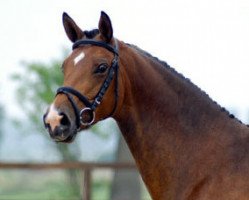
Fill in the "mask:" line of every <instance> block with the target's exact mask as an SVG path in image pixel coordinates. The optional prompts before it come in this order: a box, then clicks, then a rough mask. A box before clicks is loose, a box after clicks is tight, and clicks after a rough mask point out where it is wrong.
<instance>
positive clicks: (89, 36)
mask: <svg viewBox="0 0 249 200" xmlns="http://www.w3.org/2000/svg"><path fill="white" fill-rule="evenodd" d="M98 34H99V29H93V30H90V31H84V35H85V36H86V38H87V39H93V38H95V37H96V36H97V35H98Z"/></svg>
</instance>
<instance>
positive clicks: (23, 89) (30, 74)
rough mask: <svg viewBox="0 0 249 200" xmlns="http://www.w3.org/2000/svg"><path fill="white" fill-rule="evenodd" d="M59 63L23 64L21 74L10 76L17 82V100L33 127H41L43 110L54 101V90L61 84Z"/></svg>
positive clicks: (61, 77) (56, 61)
mask: <svg viewBox="0 0 249 200" xmlns="http://www.w3.org/2000/svg"><path fill="white" fill-rule="evenodd" d="M60 66H61V61H59V60H55V61H53V62H51V63H50V64H44V63H23V72H22V73H18V74H17V73H16V74H14V75H12V79H13V80H15V81H17V82H18V87H17V91H16V92H17V100H18V103H19V105H20V106H21V107H22V108H23V110H24V112H25V114H27V116H28V118H29V120H31V121H32V122H33V123H34V124H35V125H41V116H42V114H43V112H44V111H45V108H46V107H47V106H48V105H49V103H51V102H52V100H53V99H54V94H55V91H56V89H57V88H58V87H59V86H60V85H61V84H62V81H63V76H62V72H61V70H60Z"/></svg>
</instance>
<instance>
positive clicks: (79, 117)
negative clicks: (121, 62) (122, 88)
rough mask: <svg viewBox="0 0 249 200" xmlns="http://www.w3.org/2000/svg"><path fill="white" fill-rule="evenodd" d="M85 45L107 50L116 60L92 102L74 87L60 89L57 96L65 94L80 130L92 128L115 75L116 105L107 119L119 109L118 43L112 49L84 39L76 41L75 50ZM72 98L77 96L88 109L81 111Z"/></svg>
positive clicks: (100, 43) (104, 44)
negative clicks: (98, 109)
mask: <svg viewBox="0 0 249 200" xmlns="http://www.w3.org/2000/svg"><path fill="white" fill-rule="evenodd" d="M84 45H94V46H98V47H102V48H105V49H106V50H108V51H110V52H112V53H113V54H114V58H113V60H112V63H111V66H110V67H109V71H108V74H107V76H106V79H105V80H104V82H103V84H102V86H101V87H100V90H99V91H98V93H97V95H96V96H95V98H94V100H93V101H92V102H91V101H89V99H88V98H87V97H85V96H84V95H82V94H81V93H80V92H79V91H77V90H75V89H73V88H72V87H60V88H58V90H57V93H56V95H58V94H65V95H66V96H67V98H68V100H69V102H70V103H71V105H72V107H73V110H74V113H75V116H76V126H77V128H78V129H79V128H80V125H83V126H90V125H91V124H92V123H93V122H94V120H95V109H96V108H97V107H98V106H99V105H100V103H101V101H102V99H103V97H104V95H105V93H106V91H107V89H108V87H109V86H110V84H111V81H112V79H113V77H114V75H115V91H114V92H115V105H114V107H113V110H112V112H111V113H110V114H109V116H107V117H110V116H112V115H113V114H114V112H115V110H116V107H117V101H118V57H119V54H118V43H117V41H116V40H115V46H114V47H112V46H111V45H109V44H107V43H105V42H101V41H96V40H88V39H82V40H78V41H76V42H75V43H74V44H73V50H74V49H76V48H78V47H81V46H84ZM72 96H76V97H77V98H78V99H79V100H80V101H81V102H82V103H83V104H84V105H85V106H86V107H85V108H83V109H81V110H80V109H79V108H78V106H77V104H76V103H75V101H74V99H73V97H72ZM84 115H87V116H88V119H87V120H86V119H84ZM107 117H106V118H107Z"/></svg>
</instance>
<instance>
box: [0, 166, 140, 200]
mask: <svg viewBox="0 0 249 200" xmlns="http://www.w3.org/2000/svg"><path fill="white" fill-rule="evenodd" d="M0 169H28V170H49V169H64V170H65V169H79V170H82V172H83V174H84V176H83V188H82V189H83V197H82V199H83V200H91V174H92V171H93V170H94V169H113V170H115V169H136V166H135V164H133V163H91V162H63V163H39V164H38V163H1V162H0Z"/></svg>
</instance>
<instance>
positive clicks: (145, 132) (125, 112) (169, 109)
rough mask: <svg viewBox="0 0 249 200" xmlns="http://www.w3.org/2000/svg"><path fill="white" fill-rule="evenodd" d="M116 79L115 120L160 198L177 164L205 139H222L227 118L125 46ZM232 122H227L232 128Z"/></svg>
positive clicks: (190, 87)
mask: <svg viewBox="0 0 249 200" xmlns="http://www.w3.org/2000/svg"><path fill="white" fill-rule="evenodd" d="M120 77H121V81H120V82H121V84H120V85H121V87H123V88H124V93H123V94H122V95H121V98H122V99H123V101H122V107H121V108H120V109H119V113H118V114H117V115H116V116H115V119H116V120H117V122H118V124H119V127H120V129H121V132H122V134H123V136H124V138H125V139H126V142H127V143H128V146H129V148H130V150H131V152H132V154H133V156H134V158H135V160H136V163H137V166H138V168H139V170H140V172H141V174H142V177H143V179H144V181H145V183H146V185H147V187H148V189H149V191H150V192H151V194H152V196H153V197H154V198H155V199H160V198H159V196H157V195H158V194H159V193H160V192H162V190H164V189H165V187H167V186H170V185H172V184H173V183H174V181H173V177H172V174H181V173H180V172H176V171H177V170H180V167H179V165H184V164H183V163H179V162H180V161H181V160H182V159H188V158H189V157H191V156H192V157H193V158H194V157H195V156H194V155H195V154H196V153H198V152H196V148H200V149H199V151H201V146H202V145H203V146H205V145H207V144H205V142H206V143H207V142H209V141H211V139H208V138H212V137H220V139H219V140H218V141H220V140H223V139H221V138H222V137H224V138H225V137H226V136H225V135H224V134H223V133H221V131H219V130H221V129H222V130H223V132H225V131H226V126H227V125H226V124H227V120H231V119H229V116H228V115H227V113H225V112H222V111H221V108H220V107H219V106H218V105H217V104H216V103H214V102H213V101H211V100H210V98H209V97H208V96H207V95H206V94H205V93H204V92H201V90H200V89H198V88H197V87H196V86H194V85H193V84H192V83H190V81H188V80H186V79H185V78H183V77H182V76H181V75H179V74H177V73H176V72H174V71H173V70H172V69H171V68H169V67H165V66H163V65H162V63H160V62H159V61H157V60H156V59H154V58H152V57H150V56H148V55H146V54H144V53H143V52H141V51H139V50H136V49H135V48H133V47H131V46H129V45H126V44H123V43H121V44H120ZM234 121H235V120H231V121H229V126H230V127H232V126H233V125H232V124H234V123H235V122H236V121H235V122H234ZM210 130H212V131H213V132H218V134H216V135H215V136H214V135H212V133H211V132H210ZM225 141H228V140H227V139H224V145H225V143H226V142H225ZM214 144H215V143H214ZM219 145H220V144H219ZM222 145H223V144H222ZM207 153H210V152H207ZM196 157H197V156H196ZM186 165H187V164H186ZM192 167H194V166H193V163H192ZM184 169H186V168H184ZM161 177H164V179H163V180H162V178H161ZM179 180H180V178H179ZM169 188H170V187H169ZM160 190H161V191H160ZM155 191H156V192H155ZM168 193H170V192H169V191H168ZM167 195H170V194H167Z"/></svg>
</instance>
